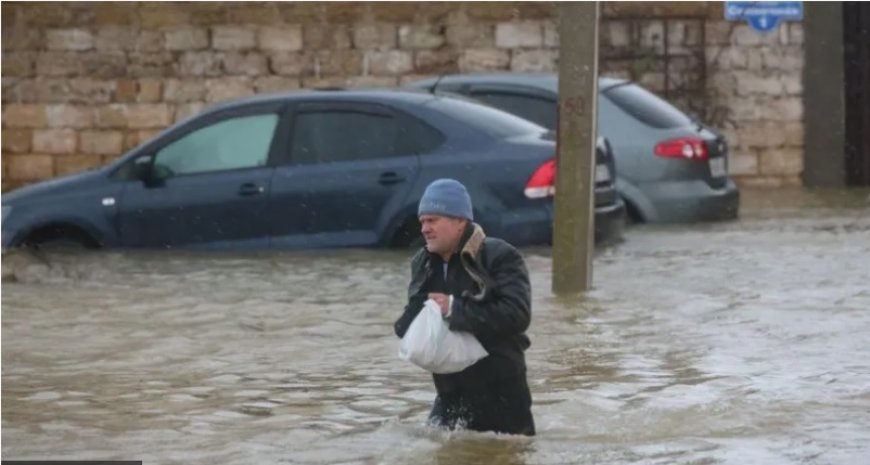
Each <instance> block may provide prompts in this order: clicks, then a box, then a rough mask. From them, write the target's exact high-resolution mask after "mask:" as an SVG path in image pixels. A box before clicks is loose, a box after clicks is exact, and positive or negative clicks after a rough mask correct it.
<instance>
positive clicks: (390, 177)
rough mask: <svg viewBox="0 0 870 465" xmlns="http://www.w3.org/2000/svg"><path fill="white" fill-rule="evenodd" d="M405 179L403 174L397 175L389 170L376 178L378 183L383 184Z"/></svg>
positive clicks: (386, 184) (395, 182)
mask: <svg viewBox="0 0 870 465" xmlns="http://www.w3.org/2000/svg"><path fill="white" fill-rule="evenodd" d="M403 181H405V177H404V176H399V175H398V174H396V173H394V172H392V171H390V172H387V173H383V174H382V175H381V177H380V178H378V184H381V185H383V186H389V185H391V184H398V183H400V182H403Z"/></svg>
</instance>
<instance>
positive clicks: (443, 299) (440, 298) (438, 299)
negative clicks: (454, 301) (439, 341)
mask: <svg viewBox="0 0 870 465" xmlns="http://www.w3.org/2000/svg"><path fill="white" fill-rule="evenodd" d="M429 298H430V299H432V300H434V301H435V303H436V304H438V306H439V307H441V316H447V312H449V311H450V296H449V295H447V294H439V293H435V292H433V293H431V294H429Z"/></svg>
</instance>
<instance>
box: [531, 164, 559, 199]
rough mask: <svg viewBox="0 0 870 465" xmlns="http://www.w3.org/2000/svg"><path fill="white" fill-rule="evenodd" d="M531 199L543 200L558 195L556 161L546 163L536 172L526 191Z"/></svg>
mask: <svg viewBox="0 0 870 465" xmlns="http://www.w3.org/2000/svg"><path fill="white" fill-rule="evenodd" d="M524 193H525V194H526V197H528V198H530V199H543V198H545V197H550V196H553V195H555V194H556V160H550V161H547V162H544V164H543V165H541V166H539V167H538V169H537V170H535V172H534V174H532V177H531V178H529V182H527V183H526V189H525V191H524Z"/></svg>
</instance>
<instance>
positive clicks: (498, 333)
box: [395, 223, 531, 395]
mask: <svg viewBox="0 0 870 465" xmlns="http://www.w3.org/2000/svg"><path fill="white" fill-rule="evenodd" d="M460 250H461V252H460V253H459V254H454V255H453V256H452V257H451V259H450V262H449V263H448V268H447V277H446V279H445V277H444V271H443V265H444V261H443V259H442V258H441V256H440V255H437V254H432V253H429V252H428V251H427V250H426V249H425V247H424V248H423V249H421V250H420V251H419V252H417V254H416V255H415V256H414V258H413V259H412V260H411V284H410V286H409V287H408V304H407V305H406V306H405V311H404V313H403V314H402V316H401V317H400V318H399V319H398V321H396V323H395V331H396V335H398V336H399V337H402V336H404V335H405V332H406V331H407V330H408V327H409V326H410V325H411V322H412V321H414V318H415V317H416V316H417V314H418V313H419V312H420V310H421V309H422V307H423V304H424V302H425V301H426V300H427V299H428V294H429V293H431V292H437V293H443V294H447V295H452V296H453V297H454V301H453V307H452V308H453V309H452V313H451V316H450V317H449V319H448V321H449V325H450V329H451V330H453V331H467V332H470V333H472V334H474V336H475V337H477V339H478V341H480V343H481V344H482V345H483V347H484V348H485V349H486V351H487V352H488V353H489V355H488V356H487V357H485V358H484V359H482V360H481V361H479V362H477V363H476V364H474V365H472V366H470V367H468V368H467V369H465V370H463V371H462V372H459V373H453V374H447V375H438V374H433V375H432V376H433V378H434V381H435V387H436V389H437V391H438V394H439V395H444V394H449V393H452V392H456V391H460V392H469V391H479V390H481V389H485V388H486V386H487V385H492V384H493V383H494V382H497V381H498V380H502V379H507V378H513V377H518V376H522V377H525V373H526V362H525V355H524V354H523V352H524V351H525V350H526V349H527V348H528V347H529V344H530V342H529V338H528V337H527V336H526V334H525V331H526V329H527V328H528V327H529V322H530V320H531V286H530V284H529V273H528V270H527V269H526V265H525V262H524V261H523V258H522V256H520V254H519V252H517V250H516V249H515V248H514V247H513V246H511V245H510V244H508V243H507V242H505V241H503V240H501V239H494V238H487V237H486V235H485V234H484V232H483V229H482V228H481V227H480V226H478V225H476V224H473V223H472V224H469V227H468V228H467V229H466V231H465V235H464V236H463V240H462V244H461V247H460Z"/></svg>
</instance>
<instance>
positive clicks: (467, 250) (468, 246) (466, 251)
mask: <svg viewBox="0 0 870 465" xmlns="http://www.w3.org/2000/svg"><path fill="white" fill-rule="evenodd" d="M484 239H486V233H485V232H484V231H483V228H482V227H481V226H480V225H479V224H477V223H473V222H469V223H468V226H466V228H465V232H463V233H462V239H461V240H460V241H459V253H454V254H453V255H452V256H451V257H450V261H453V260H456V259H462V258H465V259H472V260H477V258H478V256H479V255H480V249H481V247H482V246H483V240H484ZM429 255H430V256H431V257H432V258H434V259H436V260H437V262H438V263H443V262H444V259H443V258H441V256H440V255H438V254H435V253H431V252H430V253H429Z"/></svg>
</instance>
